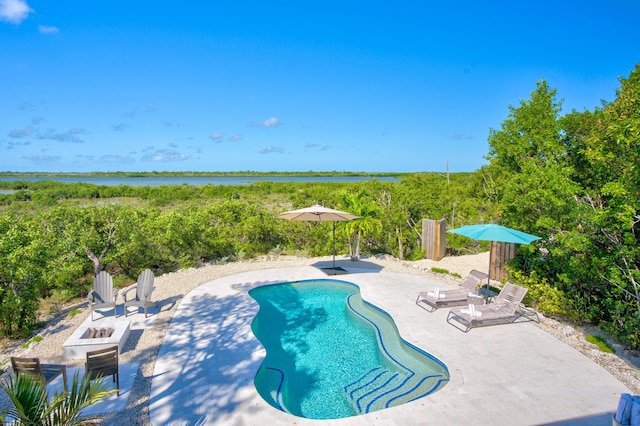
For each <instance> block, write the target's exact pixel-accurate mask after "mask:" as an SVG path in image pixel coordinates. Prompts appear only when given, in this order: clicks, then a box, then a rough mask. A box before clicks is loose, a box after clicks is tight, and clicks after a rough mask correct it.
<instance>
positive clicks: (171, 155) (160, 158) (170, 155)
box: [142, 149, 189, 163]
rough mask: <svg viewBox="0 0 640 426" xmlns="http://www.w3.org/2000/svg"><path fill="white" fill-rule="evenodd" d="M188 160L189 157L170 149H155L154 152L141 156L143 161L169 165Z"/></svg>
mask: <svg viewBox="0 0 640 426" xmlns="http://www.w3.org/2000/svg"><path fill="white" fill-rule="evenodd" d="M188 159H189V156H187V155H184V154H181V153H179V152H178V151H173V150H170V149H156V150H154V151H148V152H146V153H145V154H144V155H143V156H142V160H143V161H152V162H154V163H170V162H174V161H184V160H188Z"/></svg>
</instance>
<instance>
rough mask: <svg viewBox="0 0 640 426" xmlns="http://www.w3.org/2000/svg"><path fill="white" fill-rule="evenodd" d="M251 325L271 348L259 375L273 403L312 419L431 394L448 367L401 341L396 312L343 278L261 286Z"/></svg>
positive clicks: (258, 381) (262, 388)
mask: <svg viewBox="0 0 640 426" xmlns="http://www.w3.org/2000/svg"><path fill="white" fill-rule="evenodd" d="M249 294H250V295H251V297H253V298H254V299H255V300H256V301H257V302H258V304H259V305H260V311H259V312H258V315H256V317H255V319H254V320H253V323H252V325H251V328H252V330H253V333H254V334H255V335H256V337H257V338H258V339H259V340H260V342H261V343H262V344H263V346H264V347H265V349H266V351H267V355H266V357H265V359H264V361H263V363H262V365H261V366H260V369H259V370H258V373H257V374H256V377H255V381H254V382H255V386H256V389H257V390H258V393H259V394H260V395H261V396H262V398H263V399H264V400H265V401H267V402H268V403H269V404H270V405H272V406H273V407H276V408H277V409H279V410H282V411H285V412H288V413H290V414H293V415H296V416H300V417H306V418H311V419H334V418H343V417H350V416H355V415H359V414H365V413H369V412H372V411H376V410H381V409H384V408H388V407H392V406H395V405H400V404H403V403H406V402H409V401H413V400H415V399H418V398H422V397H424V396H427V395H429V394H431V393H433V392H435V391H437V390H438V389H440V388H441V387H443V386H444V385H445V384H446V383H447V382H448V380H449V371H448V370H447V367H446V366H445V365H444V364H443V363H442V362H441V361H440V360H438V359H437V358H435V357H433V356H432V355H430V354H428V353H426V352H424V351H422V350H420V349H419V348H416V347H415V346H412V345H410V344H409V343H407V342H405V341H404V340H402V339H401V338H400V335H399V334H398V331H397V328H396V326H395V324H394V322H393V320H392V319H391V317H390V316H389V315H388V314H387V313H386V312H384V311H382V310H380V309H378V308H376V307H374V306H373V305H370V304H368V303H366V302H364V301H363V300H362V298H361V297H360V291H359V288H358V287H357V286H356V285H354V284H351V283H348V282H345V281H337V280H310V281H299V282H292V283H282V284H274V285H268V286H263V287H258V288H255V289H253V290H251V291H250V292H249Z"/></svg>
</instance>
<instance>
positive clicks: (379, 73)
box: [0, 0, 640, 172]
mask: <svg viewBox="0 0 640 426" xmlns="http://www.w3.org/2000/svg"><path fill="white" fill-rule="evenodd" d="M638 22H640V2H638V1H637V0H608V1H606V2H604V1H582V2H568V1H557V0H556V1H548V0H540V1H536V2H515V1H495V2H491V3H489V2H478V1H458V2H428V1H400V2H395V3H393V2H371V1H368V2H364V1H333V0H326V1H323V2H300V1H296V2H294V1H275V2H266V1H241V0H239V1H235V2H230V1H225V2H221V1H215V0H193V1H185V2H175V1H163V0H157V1H154V2H140V1H126V2H125V1H119V0H109V1H103V2H93V1H86V0H83V1H75V0H65V1H44V0H39V1H36V0H0V171H50V172H56V171H76V172H87V171H153V170H155V171H242V170H253V171H308V170H313V171H333V170H335V171H371V172H380V171H398V172H415V171H444V170H445V169H446V167H447V164H448V168H449V170H450V171H473V170H476V169H477V168H479V167H480V166H482V165H483V164H485V162H486V160H485V159H484V156H485V155H486V153H487V150H488V145H487V136H488V134H489V130H490V129H492V128H493V129H499V128H500V124H501V123H502V121H504V120H505V118H506V117H507V114H508V106H509V105H514V106H517V105H518V103H519V102H520V100H523V99H528V98H529V95H530V93H531V92H532V91H533V90H534V89H535V85H536V82H537V81H539V80H540V79H542V78H544V79H546V80H547V81H548V82H549V84H550V85H551V87H553V88H556V89H557V90H558V98H559V99H562V100H564V104H563V105H564V112H569V111H571V110H572V109H576V110H578V111H583V110H585V109H588V110H592V109H593V108H594V107H596V106H599V105H600V103H601V100H607V101H611V100H613V99H615V90H616V89H617V88H618V87H619V80H618V78H619V77H626V76H628V75H629V73H630V71H631V70H632V69H633V67H634V65H635V64H636V63H637V62H640V25H639V24H638Z"/></svg>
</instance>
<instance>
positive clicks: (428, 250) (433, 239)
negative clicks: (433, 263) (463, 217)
mask: <svg viewBox="0 0 640 426" xmlns="http://www.w3.org/2000/svg"><path fill="white" fill-rule="evenodd" d="M446 228H447V221H446V219H440V220H430V219H422V249H423V250H424V251H425V256H424V257H425V259H431V260H440V259H442V258H443V257H444V255H445V253H446V251H447V238H446V231H447V229H446Z"/></svg>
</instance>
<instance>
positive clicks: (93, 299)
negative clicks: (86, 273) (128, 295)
mask: <svg viewBox="0 0 640 426" xmlns="http://www.w3.org/2000/svg"><path fill="white" fill-rule="evenodd" d="M117 298H118V290H116V289H114V288H113V278H111V275H109V273H108V272H106V271H101V272H100V273H99V274H98V275H96V277H95V278H94V280H93V290H91V291H90V292H89V294H88V295H87V299H89V306H90V307H91V321H93V311H95V310H97V309H107V310H108V309H112V308H113V315H114V316H115V317H117V316H118V311H117V310H116V302H117Z"/></svg>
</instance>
